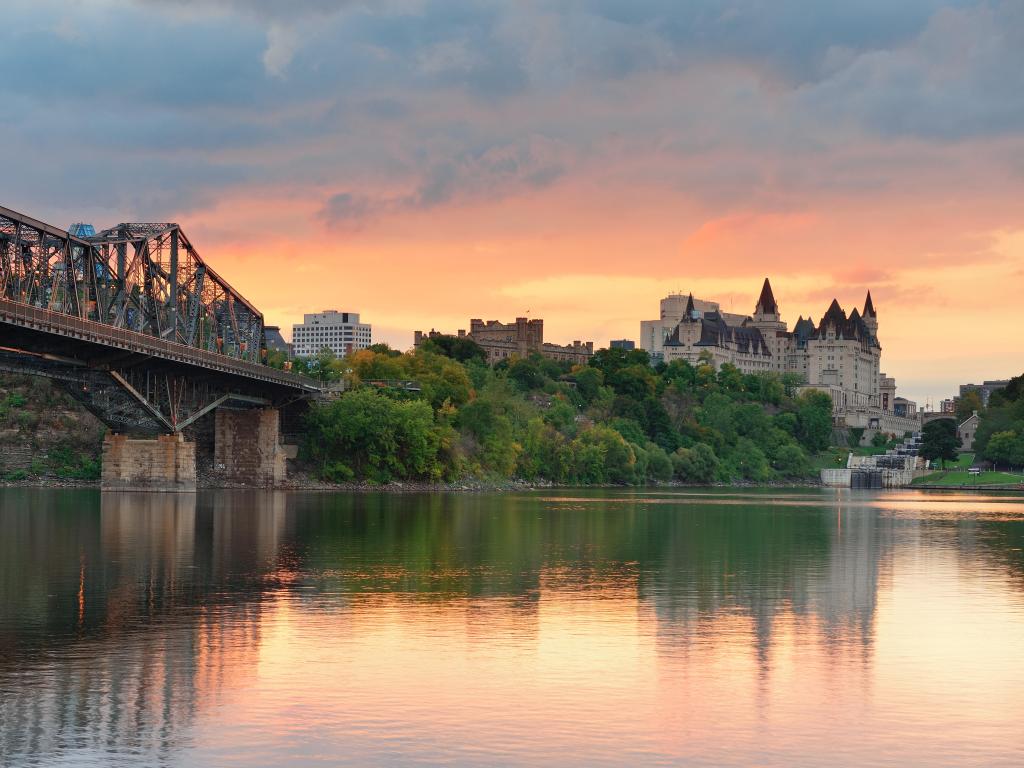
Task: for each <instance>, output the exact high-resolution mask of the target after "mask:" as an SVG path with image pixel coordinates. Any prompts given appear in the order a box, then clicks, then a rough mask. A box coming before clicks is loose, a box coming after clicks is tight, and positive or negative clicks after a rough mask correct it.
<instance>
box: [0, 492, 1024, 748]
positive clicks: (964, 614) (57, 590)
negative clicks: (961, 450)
mask: <svg viewBox="0 0 1024 768" xmlns="http://www.w3.org/2000/svg"><path fill="white" fill-rule="evenodd" d="M1022 722H1024V498H1022V497H1012V496H997V495H965V494H959V495H957V494H940V493H934V494H926V493H920V492H911V491H901V492H850V491H839V492H833V491H819V490H811V489H807V490H775V491H749V492H737V491H717V492H714V491H708V492H698V491H684V490H672V491H666V490H658V489H655V490H637V491H622V492H617V491H572V490H557V491H548V492H544V491H540V492H530V493H514V494H435V495H384V494H380V495H375V494H326V493H324V494H317V493H258V492H236V491H231V492H203V493H200V494H198V495H171V494H101V493H99V492H98V491H89V490H62V489H52V490H51V489H43V490H40V489H5V490H0V765H5V766H29V765H31V766H36V765H38V766H60V765H75V766H136V765H139V766H141V765H145V766H151V765H161V766H204V767H205V766H220V765H238V766H275V767H276V766H319V765H358V766H368V765H410V764H421V765H439V764H444V765H486V766H498V765H538V764H545V765H555V766H598V765H615V766H621V765H679V764H684V765H716V766H717V765H752V764H758V765H769V766H794V765H808V766H828V765H858V766H869V765H884V766H890V765H891V766H905V765H957V764H960V765H968V764H970V765H986V766H992V765H1000V764H1003V765H1021V764H1024V726H1022Z"/></svg>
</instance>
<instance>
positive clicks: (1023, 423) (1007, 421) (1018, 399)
mask: <svg viewBox="0 0 1024 768" xmlns="http://www.w3.org/2000/svg"><path fill="white" fill-rule="evenodd" d="M974 449H975V451H976V452H977V454H978V456H980V457H981V458H983V459H985V460H987V461H988V462H991V464H992V465H993V466H994V467H998V468H1000V469H1010V468H1013V469H1016V470H1021V469H1024V374H1022V375H1020V376H1017V377H1016V378H1013V379H1010V383H1009V384H1008V385H1007V386H1006V387H1005V388H1003V389H1000V390H996V391H995V392H993V393H992V395H991V397H990V398H989V402H988V407H987V408H984V409H982V410H981V411H980V412H979V416H978V431H977V433H976V435H975V438H974Z"/></svg>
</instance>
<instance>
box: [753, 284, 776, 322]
mask: <svg viewBox="0 0 1024 768" xmlns="http://www.w3.org/2000/svg"><path fill="white" fill-rule="evenodd" d="M778 314H779V305H778V304H776V303H775V296H774V294H772V284H771V283H770V282H768V278H767V277H766V278H765V279H764V285H762V286H761V296H760V298H758V300H757V306H755V307H754V317H757V316H758V315H778Z"/></svg>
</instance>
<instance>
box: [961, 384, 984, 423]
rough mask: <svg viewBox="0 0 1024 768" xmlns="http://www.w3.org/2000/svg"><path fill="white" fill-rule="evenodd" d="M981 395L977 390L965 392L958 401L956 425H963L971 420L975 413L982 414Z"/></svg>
mask: <svg viewBox="0 0 1024 768" xmlns="http://www.w3.org/2000/svg"><path fill="white" fill-rule="evenodd" d="M982 408H983V406H982V404H981V395H980V394H978V392H977V390H974V389H971V390H968V391H967V392H964V393H963V394H962V395H961V396H960V397H959V398H957V401H956V423H957V424H963V423H964V422H965V421H967V419H969V418H971V416H972V415H973V414H974V412H975V411H978V412H979V413H980V412H981V410H982Z"/></svg>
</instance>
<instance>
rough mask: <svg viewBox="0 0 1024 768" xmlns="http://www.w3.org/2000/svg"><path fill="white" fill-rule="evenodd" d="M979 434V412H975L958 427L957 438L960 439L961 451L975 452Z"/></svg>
mask: <svg viewBox="0 0 1024 768" xmlns="http://www.w3.org/2000/svg"><path fill="white" fill-rule="evenodd" d="M977 434H978V412H977V411H975V412H974V413H972V414H971V415H970V416H968V417H967V418H966V419H964V420H963V421H962V422H960V423H959V424H957V426H956V436H957V437H959V438H960V450H961V451H973V450H974V437H975V435H977Z"/></svg>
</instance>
